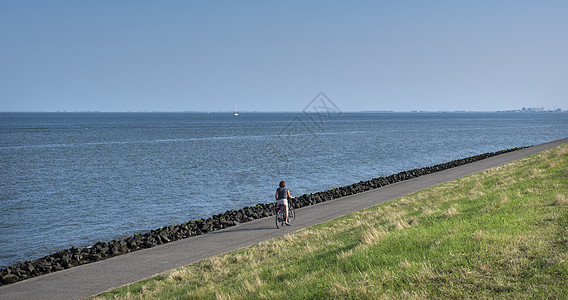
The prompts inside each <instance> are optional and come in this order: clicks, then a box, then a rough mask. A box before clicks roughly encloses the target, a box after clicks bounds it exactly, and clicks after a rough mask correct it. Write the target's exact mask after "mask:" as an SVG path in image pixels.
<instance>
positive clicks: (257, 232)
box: [0, 138, 568, 299]
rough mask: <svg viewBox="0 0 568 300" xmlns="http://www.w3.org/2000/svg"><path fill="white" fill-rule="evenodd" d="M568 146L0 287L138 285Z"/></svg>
mask: <svg viewBox="0 0 568 300" xmlns="http://www.w3.org/2000/svg"><path fill="white" fill-rule="evenodd" d="M564 143H568V138H564V139H561V140H557V141H553V142H549V143H545V144H541V145H538V146H534V147H531V148H526V149H521V150H517V151H514V152H510V153H505V154H501V155H498V156H494V157H491V158H488V159H484V160H481V161H478V162H475V163H471V164H467V165H464V166H460V167H456V168H452V169H448V170H445V171H441V172H437V173H433V174H429V175H425V176H421V177H417V178H414V179H411V180H406V181H402V182H398V183H395V184H391V185H387V186H384V187H381V188H378V189H375V190H372V191H368V192H364V193H361V194H357V195H352V196H347V197H343V198H339V199H335V200H332V201H328V202H324V203H320V204H317V205H312V206H308V207H304V208H301V209H299V210H298V211H297V213H298V218H297V219H296V223H295V224H294V226H292V227H285V228H282V229H276V228H275V224H274V218H271V217H268V218H264V219H259V220H254V221H252V222H248V223H244V224H241V225H238V226H234V227H231V228H228V229H224V230H220V231H215V232H211V233H208V234H205V235H201V236H196V237H192V238H188V239H185V240H180V241H176V242H173V243H169V244H165V245H161V246H158V247H154V248H150V249H144V250H140V251H136V252H132V253H129V254H124V255H120V256H117V257H113V258H110V259H107V260H103V261H100V262H96V263H91V264H86V265H82V266H78V267H74V268H71V269H67V270H64V271H59V272H55V273H51V274H47V275H42V276H39V277H35V278H31V279H28V280H24V281H20V282H17V283H14V284H11V285H7V286H3V287H0V299H79V298H83V297H88V296H92V295H96V294H99V293H101V292H103V291H107V290H109V289H112V288H115V287H119V286H121V285H125V284H128V283H131V282H135V281H139V280H141V279H144V278H148V277H150V276H153V275H156V274H158V273H161V272H164V271H167V270H170V269H173V268H177V267H180V266H184V265H188V264H192V263H195V262H197V261H200V260H202V259H204V258H207V257H211V256H214V255H218V254H221V253H225V252H228V251H231V250H235V249H239V248H242V247H245V246H248V245H251V244H255V243H258V242H261V241H264V240H268V239H271V238H275V237H278V236H281V235H284V234H286V233H289V232H293V231H296V230H298V229H301V228H305V227H310V226H313V225H315V224H318V223H322V222H325V221H328V220H331V219H334V218H337V217H340V216H343V215H346V214H348V213H351V212H354V211H358V210H361V209H365V208H367V207H370V206H373V205H376V204H379V203H383V202H385V201H389V200H392V199H396V198H398V197H402V196H405V195H408V194H411V193H414V192H417V191H419V190H422V189H425V188H429V187H432V186H436V185H439V184H441V183H444V182H447V181H451V180H454V179H457V178H460V177H463V176H467V175H470V174H473V173H477V172H480V171H483V170H486V169H489V168H493V167H496V166H499V165H502V164H505V163H508V162H510V161H513V160H517V159H520V158H523V157H525V156H528V155H531V154H534V153H537V152H540V151H543V150H546V149H549V148H552V147H555V146H559V145H562V144H564Z"/></svg>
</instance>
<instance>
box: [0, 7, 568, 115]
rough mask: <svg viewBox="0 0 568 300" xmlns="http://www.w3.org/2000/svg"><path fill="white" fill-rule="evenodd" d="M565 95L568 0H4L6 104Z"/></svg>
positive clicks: (502, 103)
mask: <svg viewBox="0 0 568 300" xmlns="http://www.w3.org/2000/svg"><path fill="white" fill-rule="evenodd" d="M320 91H324V92H325V93H326V94H327V95H328V96H329V98H330V99H331V100H332V101H333V102H335V104H336V105H337V106H338V107H339V108H340V109H341V110H343V111H360V110H395V111H408V110H502V109H512V108H520V107H523V106H526V107H540V106H543V107H546V108H562V109H568V1H565V0H563V1H341V2H339V1H280V2H276V1H189V0H188V1H56V0H49V1H44V0H41V1H28V0H3V1H1V2H0V111H58V110H67V111H75V110H80V111H83V110H99V111H186V110H192V111H230V110H233V109H235V108H237V109H238V110H240V111H280V110H296V111H299V110H302V109H303V108H304V106H305V105H306V104H307V103H308V102H309V101H310V100H311V99H312V98H313V97H314V96H316V94H317V93H319V92H320Z"/></svg>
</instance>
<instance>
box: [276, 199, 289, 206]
mask: <svg viewBox="0 0 568 300" xmlns="http://www.w3.org/2000/svg"><path fill="white" fill-rule="evenodd" d="M276 203H278V204H279V205H282V204H284V205H286V206H288V199H278V200H276Z"/></svg>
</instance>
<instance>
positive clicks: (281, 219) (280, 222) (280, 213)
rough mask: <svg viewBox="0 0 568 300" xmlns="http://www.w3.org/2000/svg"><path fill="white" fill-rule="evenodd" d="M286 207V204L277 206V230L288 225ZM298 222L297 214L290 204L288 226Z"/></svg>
mask: <svg viewBox="0 0 568 300" xmlns="http://www.w3.org/2000/svg"><path fill="white" fill-rule="evenodd" d="M284 211H285V206H284V204H276V228H280V227H282V226H284V223H286V215H285V214H284ZM295 220H296V212H295V211H294V208H292V205H291V204H288V224H290V225H292V224H294V221H295Z"/></svg>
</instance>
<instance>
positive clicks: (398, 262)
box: [98, 145, 568, 299]
mask: <svg viewBox="0 0 568 300" xmlns="http://www.w3.org/2000/svg"><path fill="white" fill-rule="evenodd" d="M567 199H568V145H564V146H562V147H558V148H554V149H551V150H548V151H545V152H542V153H539V154H537V155H533V156H531V157H528V158H525V159H522V160H520V161H516V162H513V163H510V164H507V165H505V166H501V167H498V168H495V169H492V170H489V171H486V172H482V173H479V174H475V175H472V176H468V177H465V178H462V179H459V180H456V181H452V182H449V183H446V184H443V185H440V186H436V187H433V188H430V189H427V190H424V191H420V192H418V193H415V194H412V195H410V196H407V197H404V198H400V199H396V200H393V201H390V202H387V203H384V204H382V205H378V206H374V207H372V208H369V209H366V210H363V211H360V212H356V213H352V214H349V215H347V216H345V217H342V218H338V219H336V220H333V221H331V222H327V223H324V224H320V225H317V226H315V227H312V228H307V229H304V230H300V231H298V232H295V233H293V234H289V235H285V236H283V237H281V238H278V239H273V240H269V241H266V242H262V243H260V244H257V245H253V246H250V247H247V248H243V249H240V250H237V251H233V252H230V253H227V254H224V255H221V256H216V257H212V258H209V259H206V260H203V261H201V262H199V263H196V264H194V265H190V266H186V267H182V268H178V269H175V270H171V271H169V272H166V273H164V274H162V275H160V276H156V277H153V278H150V279H147V280H144V281H141V282H138V283H134V284H132V285H129V286H125V287H122V288H119V289H117V290H113V291H110V292H107V293H104V294H102V295H99V296H98V298H127V299H129V298H135V299H138V298H141V299H163V298H211V299H213V298H219V299H249V298H263V299H266V298H271V299H272V298H298V299H299V298H320V299H328V298H342V299H343V298H389V299H390V298H398V299H400V298H405V299H406V298H443V299H447V298H460V299H461V298H511V299H513V298H514V299H516V298H531V299H532V298H565V297H566V295H568V200H567Z"/></svg>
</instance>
